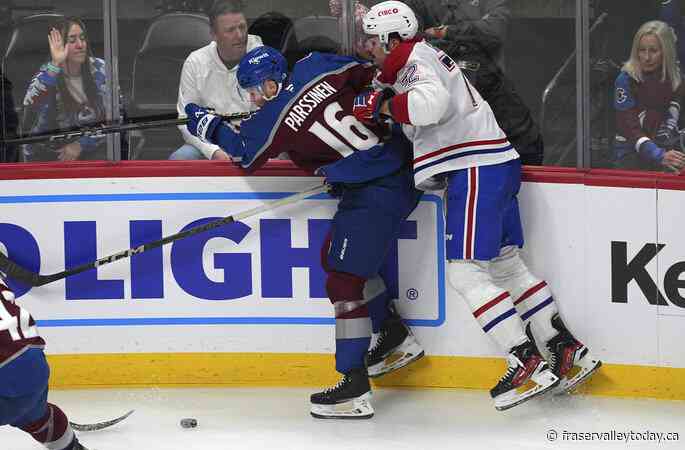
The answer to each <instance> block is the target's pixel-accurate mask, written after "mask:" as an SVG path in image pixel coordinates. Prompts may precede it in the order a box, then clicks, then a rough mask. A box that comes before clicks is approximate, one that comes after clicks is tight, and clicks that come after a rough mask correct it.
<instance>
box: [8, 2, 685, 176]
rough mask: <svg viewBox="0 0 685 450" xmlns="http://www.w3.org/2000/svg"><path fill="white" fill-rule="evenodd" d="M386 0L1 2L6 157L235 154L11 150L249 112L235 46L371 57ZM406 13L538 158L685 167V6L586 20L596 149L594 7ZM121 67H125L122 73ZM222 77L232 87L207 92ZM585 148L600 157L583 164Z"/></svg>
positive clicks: (556, 162) (105, 145)
mask: <svg viewBox="0 0 685 450" xmlns="http://www.w3.org/2000/svg"><path fill="white" fill-rule="evenodd" d="M579 1H581V0H579ZM376 3H379V2H378V1H374V0H359V1H357V0H312V1H309V2H299V1H296V0H278V1H276V0H254V1H250V2H245V5H244V6H245V8H244V11H243V12H242V13H241V14H242V16H244V22H243V21H241V20H233V19H234V18H235V17H236V16H234V15H231V14H229V15H219V20H217V19H216V17H212V16H211V13H210V11H211V7H212V4H213V2H212V0H161V1H160V0H156V1H148V0H145V1H138V0H102V1H89V0H60V1H54V0H42V1H41V0H35V1H27V0H0V55H2V65H1V68H2V79H1V81H0V87H1V88H2V90H1V91H0V92H1V93H0V95H1V97H2V117H0V124H1V126H2V141H3V142H2V143H1V144H0V160H1V161H2V162H35V161H69V160H102V159H131V160H151V159H152V160H155V159H156V160H159V159H176V160H189V159H226V158H227V155H226V154H225V153H224V152H223V151H221V149H219V148H217V147H215V146H210V145H207V144H204V143H202V142H200V141H197V142H195V141H193V139H197V138H194V137H192V136H190V135H189V134H187V133H185V132H184V130H183V127H179V128H176V127H163V128H162V127H160V128H152V129H145V130H135V131H130V132H127V133H121V134H116V135H114V136H116V137H115V138H109V139H107V138H105V137H92V136H85V137H83V136H81V137H79V138H78V139H67V140H59V141H52V142H51V141H42V142H34V143H31V144H11V145H10V144H6V143H5V142H4V141H5V140H7V139H13V138H17V137H26V136H32V135H37V134H46V133H48V134H49V133H57V132H59V131H63V130H71V129H83V127H92V126H94V125H97V124H102V123H127V122H130V121H151V120H158V119H160V118H167V119H168V118H170V117H176V114H177V112H178V111H179V110H181V111H182V106H183V104H184V102H187V101H193V102H195V103H201V104H202V103H204V106H212V107H215V108H217V109H224V111H221V112H224V113H230V112H242V111H241V110H245V109H249V108H250V105H249V104H247V103H244V104H241V103H240V102H241V100H240V99H239V98H237V97H236V98H234V94H236V92H234V91H236V89H235V86H233V85H230V83H225V82H224V80H228V79H230V77H231V75H230V74H231V71H234V70H235V66H234V64H233V62H232V60H239V57H240V56H241V55H240V54H232V51H231V49H235V48H237V47H236V45H235V44H236V42H238V41H240V40H242V39H243V38H246V39H247V41H246V45H247V49H248V50H249V48H252V47H254V46H256V45H259V44H265V45H269V46H271V47H274V48H276V49H278V50H280V51H281V52H282V53H283V54H284V55H285V56H286V58H287V59H288V62H289V64H293V63H294V62H295V61H297V60H298V59H299V58H301V57H302V56H304V55H306V54H307V53H308V52H309V51H326V52H346V53H356V54H357V55H358V56H360V57H363V56H365V38H364V36H363V34H362V33H361V32H360V27H359V26H358V25H359V23H360V21H361V17H363V15H364V13H365V12H366V11H367V10H368V7H369V6H373V5H374V4H376ZM405 3H407V4H409V5H410V6H411V7H412V8H413V9H414V10H415V12H416V13H417V16H418V17H419V19H420V20H421V22H422V24H421V26H422V28H423V30H424V33H425V36H426V38H427V39H429V40H430V42H431V43H433V44H434V45H435V46H437V47H440V48H441V49H443V50H444V51H446V52H447V53H448V54H450V56H453V57H454V58H455V59H456V60H458V62H459V65H460V67H461V69H462V70H463V71H464V72H465V73H466V74H467V76H468V77H469V80H470V81H471V83H472V84H473V85H474V86H475V87H476V88H477V89H478V90H479V91H480V92H481V94H482V95H483V96H484V97H485V98H486V99H487V100H488V102H489V103H490V104H491V106H492V107H493V110H494V112H495V115H496V117H497V120H498V122H499V123H500V126H501V127H502V128H503V129H504V130H505V131H506V132H507V134H508V135H509V137H510V140H511V141H512V143H514V144H515V146H516V147H517V149H519V152H520V153H521V154H522V157H523V160H524V163H526V164H530V165H543V164H544V165H550V166H569V167H576V166H578V165H583V166H586V167H592V168H615V169H629V170H652V171H660V172H666V173H680V171H681V170H682V169H683V167H685V156H684V155H683V149H682V148H681V147H682V140H681V139H680V133H679V129H680V128H681V127H682V124H681V121H680V104H681V97H682V94H683V88H682V86H681V70H680V63H679V61H680V60H681V59H682V58H684V57H685V39H679V38H680V37H681V35H682V30H683V21H682V15H681V9H680V0H671V1H663V0H648V1H643V2H625V1H624V0H596V1H593V2H590V7H589V8H587V9H585V10H584V11H585V13H584V14H587V15H588V17H587V19H588V20H587V23H588V24H589V37H590V45H589V48H590V52H589V54H588V55H586V54H585V53H582V54H581V55H580V56H581V57H586V59H585V61H587V60H588V59H589V72H590V79H589V81H590V82H589V84H588V85H587V87H586V88H585V90H586V92H583V95H584V96H585V97H586V98H588V99H589V100H590V105H589V116H588V117H587V119H586V120H587V122H588V123H589V127H590V139H589V142H584V143H582V145H581V146H579V145H578V143H577V135H578V133H577V120H576V119H577V117H579V114H578V112H577V111H578V108H579V106H578V102H577V88H578V86H579V83H578V82H577V81H578V80H577V70H576V68H577V64H578V61H579V60H580V58H579V57H578V55H577V54H576V53H577V52H576V42H578V40H577V29H576V23H577V22H578V21H579V20H580V18H579V17H578V14H579V12H578V11H580V10H582V8H578V7H577V6H578V5H577V4H576V2H569V1H563V0H544V1H543V0H407V1H406V2H405ZM227 17H228V19H227ZM106 32H108V33H110V35H109V36H106V35H105V33H106ZM108 38H109V39H108ZM205 48H206V52H210V51H211V52H213V53H212V54H213V55H214V54H218V55H219V57H218V58H216V57H214V58H212V57H211V56H203V55H202V54H201V53H202V52H199V51H198V50H200V49H205ZM193 52H195V53H193ZM108 53H109V55H110V57H109V58H107V57H106V55H107V54H108ZM191 53H193V56H191V57H189V55H191ZM206 54H207V55H210V53H206ZM203 58H205V59H203ZM110 61H116V64H114V70H116V71H117V72H116V73H114V72H113V67H111V65H110V64H109V62H110ZM212 64H216V66H212ZM212 72H214V73H212ZM216 74H218V75H217V76H218V77H219V78H217V79H215V80H213V81H206V80H207V79H209V78H211V77H212V76H215V75H216ZM221 77H224V78H221ZM200 79H202V80H205V81H202V82H200V81H199V80H200ZM222 90H223V91H222ZM219 91H222V92H221V94H219ZM112 93H113V94H114V95H112ZM212 101H215V102H216V103H217V104H215V105H213V104H211V103H212ZM221 101H225V102H228V103H225V104H222V103H221ZM583 146H585V147H587V148H586V154H588V155H590V157H589V158H588V159H587V160H583V161H581V162H580V164H579V160H578V155H579V154H583V152H579V151H578V149H579V147H583Z"/></svg>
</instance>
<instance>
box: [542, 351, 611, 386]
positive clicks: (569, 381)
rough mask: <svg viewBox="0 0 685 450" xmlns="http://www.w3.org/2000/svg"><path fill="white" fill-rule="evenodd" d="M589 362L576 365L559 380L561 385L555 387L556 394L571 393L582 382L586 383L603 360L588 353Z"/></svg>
mask: <svg viewBox="0 0 685 450" xmlns="http://www.w3.org/2000/svg"><path fill="white" fill-rule="evenodd" d="M586 358H588V359H587V363H586V364H584V365H576V366H573V368H572V369H571V370H570V371H569V373H567V374H566V376H565V377H564V378H562V379H561V381H560V382H559V386H557V388H556V389H555V392H554V395H565V394H570V393H572V392H573V391H574V390H576V388H578V387H579V386H580V385H581V384H583V383H585V382H586V381H587V380H589V379H590V377H591V376H592V375H593V374H594V373H595V372H596V371H597V369H599V368H600V367H602V361H600V360H599V359H595V358H592V356H591V355H589V354H588V355H586Z"/></svg>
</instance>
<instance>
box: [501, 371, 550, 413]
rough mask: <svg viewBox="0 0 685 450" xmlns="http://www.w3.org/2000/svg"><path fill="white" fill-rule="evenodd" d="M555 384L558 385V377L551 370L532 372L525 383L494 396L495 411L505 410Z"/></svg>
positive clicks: (541, 393)
mask: <svg viewBox="0 0 685 450" xmlns="http://www.w3.org/2000/svg"><path fill="white" fill-rule="evenodd" d="M557 385H559V378H558V377H557V376H556V375H554V374H553V373H552V371H551V370H549V369H546V370H543V371H542V372H540V373H538V374H534V375H533V376H532V377H531V379H530V380H528V382H527V383H526V384H524V385H522V386H519V387H518V388H516V389H512V390H511V391H509V392H507V393H504V394H502V395H500V396H499V397H496V398H495V409H496V410H497V411H506V410H507V409H509V408H513V407H514V406H518V405H520V404H521V403H525V402H527V401H528V400H531V399H533V398H535V397H538V396H540V395H543V394H545V393H546V392H549V391H551V390H552V389H554V388H555V387H557Z"/></svg>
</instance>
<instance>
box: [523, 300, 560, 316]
mask: <svg viewBox="0 0 685 450" xmlns="http://www.w3.org/2000/svg"><path fill="white" fill-rule="evenodd" d="M552 301H554V299H553V298H552V297H550V298H548V299H547V300H545V301H544V302H542V303H540V304H539V305H538V306H536V307H535V308H532V309H530V310H529V311H528V312H527V313H525V314H521V320H527V319H528V318H529V317H530V316H532V315H533V314H535V313H536V312H538V311H540V310H541V309H542V308H544V307H545V306H547V305H549V304H551V303H552Z"/></svg>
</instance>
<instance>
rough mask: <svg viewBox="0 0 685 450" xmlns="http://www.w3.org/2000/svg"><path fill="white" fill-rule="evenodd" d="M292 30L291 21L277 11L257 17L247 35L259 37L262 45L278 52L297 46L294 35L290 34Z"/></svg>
mask: <svg viewBox="0 0 685 450" xmlns="http://www.w3.org/2000/svg"><path fill="white" fill-rule="evenodd" d="M292 28H293V21H292V20H291V19H290V18H289V17H287V16H286V15H284V14H282V13H279V12H278V11H270V12H267V13H264V14H262V15H261V16H259V17H257V18H256V19H255V20H254V22H252V24H251V25H250V28H249V30H248V33H249V34H254V35H256V36H259V37H260V38H262V42H263V43H264V45H268V46H269V47H273V48H275V49H277V50H279V51H280V50H283V49H284V48H286V47H295V46H297V39H296V37H295V34H294V33H290V30H291V29H292ZM286 39H288V40H289V41H287V40H286Z"/></svg>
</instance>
